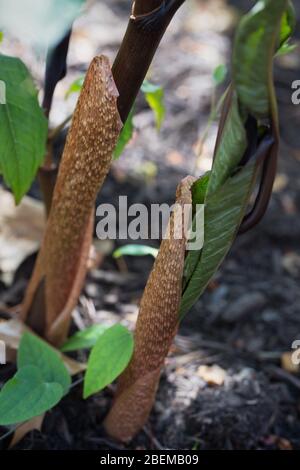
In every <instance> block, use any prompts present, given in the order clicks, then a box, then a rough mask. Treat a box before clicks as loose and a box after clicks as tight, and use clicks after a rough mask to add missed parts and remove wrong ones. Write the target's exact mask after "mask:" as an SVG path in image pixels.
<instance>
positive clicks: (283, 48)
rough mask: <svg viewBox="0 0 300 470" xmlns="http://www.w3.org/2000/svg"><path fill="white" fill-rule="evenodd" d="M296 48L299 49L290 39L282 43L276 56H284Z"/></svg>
mask: <svg viewBox="0 0 300 470" xmlns="http://www.w3.org/2000/svg"><path fill="white" fill-rule="evenodd" d="M295 49H297V45H296V44H290V43H289V41H286V42H284V43H283V44H282V46H281V47H280V48H279V49H278V51H277V52H276V57H282V56H284V55H287V54H290V53H291V52H293V51H294V50H295Z"/></svg>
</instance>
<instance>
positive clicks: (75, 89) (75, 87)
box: [65, 77, 84, 99]
mask: <svg viewBox="0 0 300 470" xmlns="http://www.w3.org/2000/svg"><path fill="white" fill-rule="evenodd" d="M83 82H84V77H79V78H77V79H76V80H74V82H72V83H71V85H70V86H69V89H68V90H67V92H66V95H65V98H66V99H67V98H69V96H71V95H72V94H73V93H79V92H80V91H81V88H82V87H83Z"/></svg>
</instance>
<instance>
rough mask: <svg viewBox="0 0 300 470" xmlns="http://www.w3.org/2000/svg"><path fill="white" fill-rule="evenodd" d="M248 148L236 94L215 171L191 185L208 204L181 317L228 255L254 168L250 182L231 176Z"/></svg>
mask: <svg viewBox="0 0 300 470" xmlns="http://www.w3.org/2000/svg"><path fill="white" fill-rule="evenodd" d="M246 147H247V137H246V132H245V128H244V125H243V122H242V120H241V118H240V115H239V107H238V102H237V98H236V95H235V94H234V93H233V96H232V101H231V106H230V109H229V111H228V115H227V119H226V122H225V126H224V129H223V133H222V137H221V141H220V144H219V146H218V148H217V151H216V156H215V159H214V163H213V167H212V170H211V172H210V174H208V175H206V178H205V179H204V180H203V181H201V180H200V181H199V180H198V182H196V184H195V185H194V186H193V188H192V195H193V202H196V203H198V204H202V203H204V204H205V211H204V246H203V248H202V250H200V251H199V250H193V251H192V250H191V251H189V252H188V254H187V257H186V260H185V265H184V282H183V287H184V289H183V297H182V302H181V309H180V315H181V316H183V315H185V314H186V312H187V311H188V310H189V309H190V308H191V306H192V305H193V304H194V303H195V302H196V300H197V299H198V297H199V296H200V295H201V294H202V293H203V292H204V290H205V287H206V286H207V284H208V282H209V281H210V279H211V278H212V276H213V275H214V273H215V272H216V270H217V269H218V267H219V265H220V264H221V262H222V261H223V259H224V257H225V255H226V254H227V252H228V250H229V248H230V246H231V244H232V242H233V239H234V235H235V233H236V231H237V228H238V226H239V223H240V221H241V219H242V216H243V214H244V211H245V208H246V204H247V197H249V191H250V187H249V185H250V183H252V177H253V172H254V170H253V171H252V172H251V173H250V174H249V181H246V180H242V181H240V182H239V184H240V185H241V186H240V187H239V186H238V184H236V183H235V181H236V179H238V180H239V179H240V178H241V175H243V174H244V173H243V171H244V170H243V171H241V172H239V173H238V175H237V176H236V178H231V175H232V173H233V172H234V170H236V168H237V167H238V164H239V162H240V161H241V158H242V156H243V154H244V152H245V150H246ZM247 168H248V167H247ZM238 176H239V178H238ZM195 198H198V199H196V200H195ZM219 221H221V223H219Z"/></svg>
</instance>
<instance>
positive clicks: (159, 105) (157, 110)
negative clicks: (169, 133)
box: [141, 80, 166, 130]
mask: <svg viewBox="0 0 300 470" xmlns="http://www.w3.org/2000/svg"><path fill="white" fill-rule="evenodd" d="M141 90H142V92H143V93H144V95H145V99H146V101H147V103H148V105H149V106H150V108H151V109H152V111H153V112H154V115H155V122H156V127H157V129H158V130H159V129H160V128H161V125H162V123H163V120H164V117H165V114H166V109H165V104H164V90H163V88H162V87H161V86H158V85H154V84H153V83H150V82H149V81H148V80H144V82H143V85H142V88H141Z"/></svg>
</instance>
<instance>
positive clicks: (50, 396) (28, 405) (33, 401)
mask: <svg viewBox="0 0 300 470" xmlns="http://www.w3.org/2000/svg"><path fill="white" fill-rule="evenodd" d="M62 397H63V389H62V387H61V385H60V384H58V383H47V382H45V381H44V379H43V376H42V374H41V372H40V370H39V369H38V368H37V367H34V366H26V367H23V368H22V369H20V370H19V371H18V372H17V373H16V374H15V376H14V377H13V378H12V379H11V380H9V381H8V382H7V383H6V384H5V385H4V387H3V388H2V390H1V392H0V424H1V425H3V426H7V425H10V424H16V423H20V422H23V421H26V420H28V419H31V418H33V417H35V416H39V415H40V414H42V413H44V412H45V411H47V410H49V409H51V408H53V406H55V405H56V404H57V403H58V402H59V401H60V400H61V398H62Z"/></svg>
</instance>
